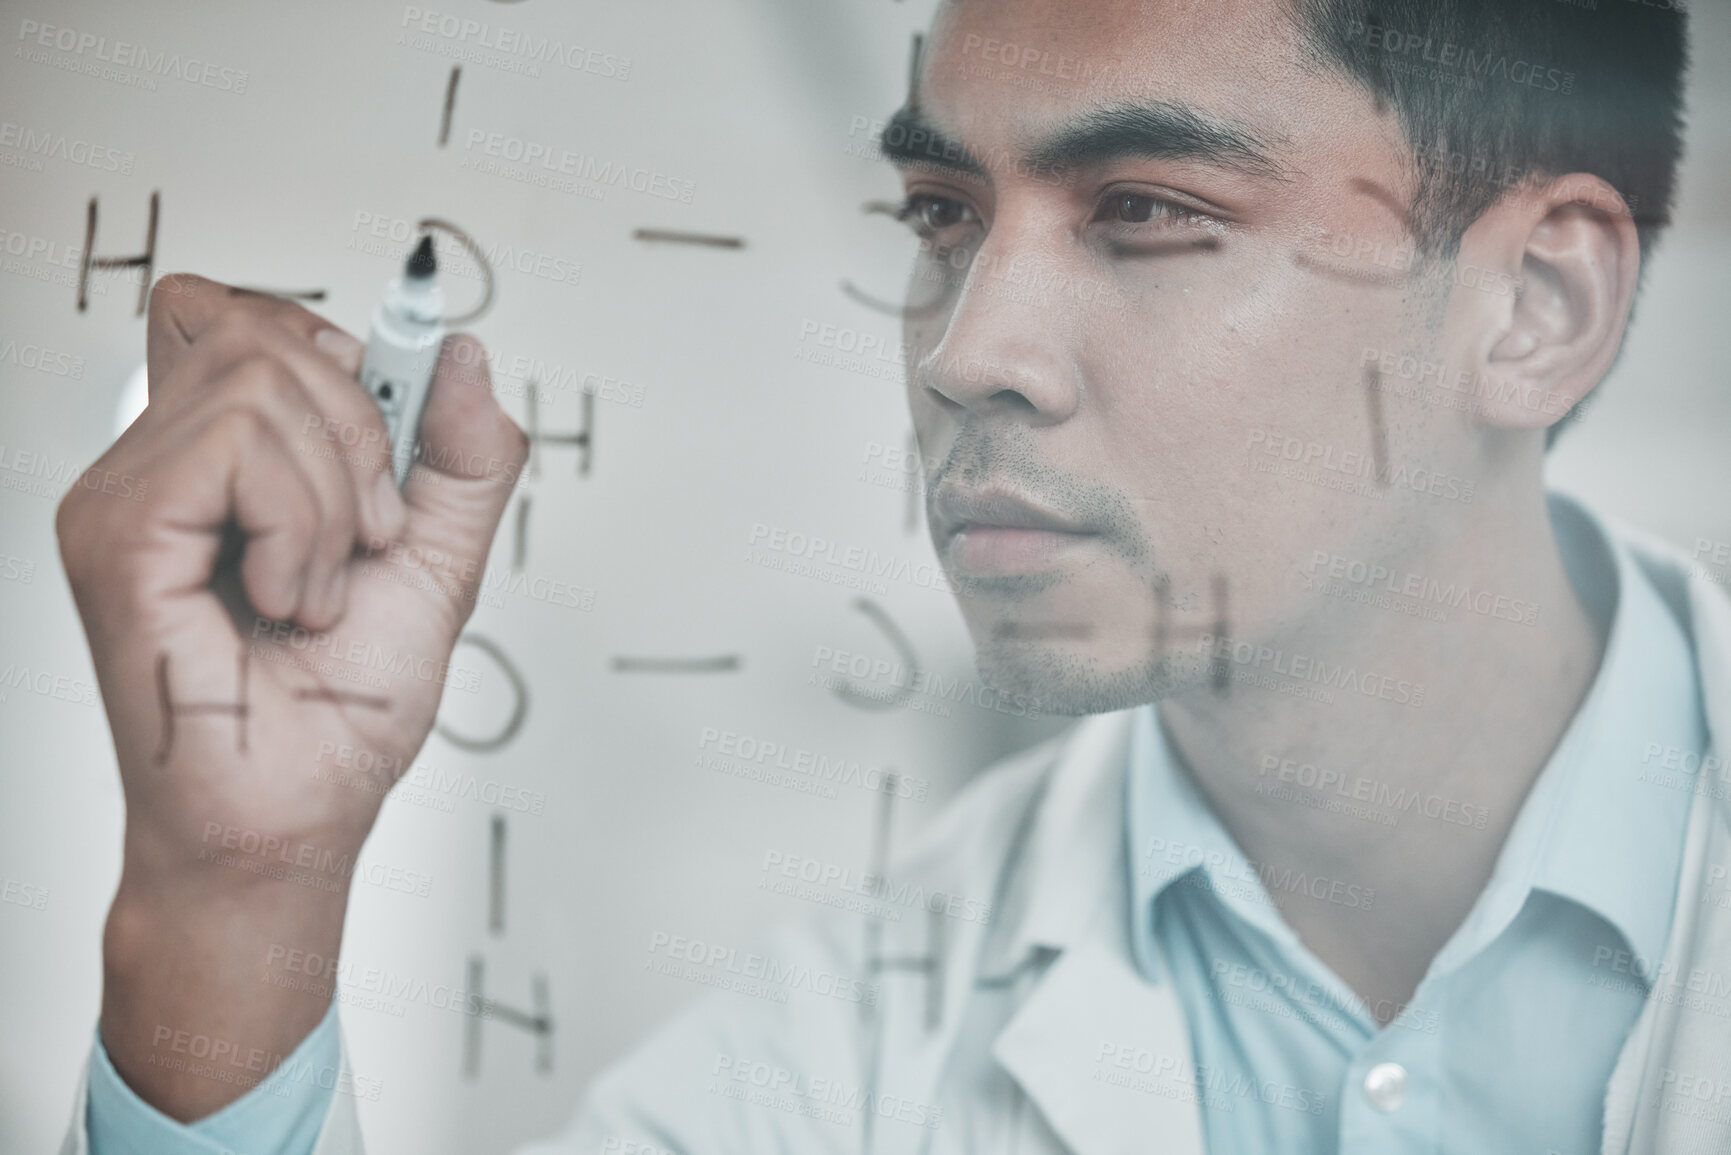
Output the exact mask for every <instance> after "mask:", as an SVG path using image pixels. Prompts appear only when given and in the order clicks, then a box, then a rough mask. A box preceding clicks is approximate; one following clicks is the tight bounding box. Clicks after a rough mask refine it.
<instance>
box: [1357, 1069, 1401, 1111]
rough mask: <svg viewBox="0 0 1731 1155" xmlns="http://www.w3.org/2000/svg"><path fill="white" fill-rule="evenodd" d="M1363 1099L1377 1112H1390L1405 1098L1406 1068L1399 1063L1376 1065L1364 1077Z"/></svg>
mask: <svg viewBox="0 0 1731 1155" xmlns="http://www.w3.org/2000/svg"><path fill="white" fill-rule="evenodd" d="M1364 1097H1365V1098H1367V1099H1369V1100H1370V1104H1371V1106H1373V1107H1375V1108H1376V1109H1377V1110H1378V1111H1392V1110H1394V1109H1395V1108H1396V1107H1399V1106H1400V1104H1401V1100H1403V1099H1405V1098H1406V1068H1405V1067H1403V1066H1401V1065H1400V1064H1399V1063H1378V1064H1377V1065H1376V1066H1374V1067H1372V1068H1371V1069H1370V1070H1369V1071H1367V1072H1365V1076H1364Z"/></svg>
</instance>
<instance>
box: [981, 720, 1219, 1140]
mask: <svg viewBox="0 0 1731 1155" xmlns="http://www.w3.org/2000/svg"><path fill="white" fill-rule="evenodd" d="M1133 717H1134V712H1133V711H1126V712H1123V713H1119V714H1113V715H1108V716H1105V717H1100V718H1094V719H1090V720H1089V721H1088V722H1086V723H1083V725H1082V726H1080V727H1079V728H1078V730H1077V732H1076V734H1075V737H1074V739H1073V740H1072V741H1071V743H1070V744H1069V745H1068V747H1067V748H1066V750H1065V753H1064V755H1063V757H1062V759H1061V761H1060V763H1059V765H1058V766H1057V767H1055V768H1054V772H1053V774H1052V777H1051V779H1050V781H1049V783H1048V787H1047V790H1046V793H1045V797H1044V798H1043V799H1042V801H1041V804H1040V807H1039V811H1038V814H1037V816H1036V818H1035V821H1034V823H1033V826H1032V830H1031V833H1030V836H1029V838H1028V841H1027V844H1026V853H1025V854H1024V855H1022V861H1021V862H1020V863H1018V864H1016V866H1015V868H1014V869H1013V870H1012V872H1011V878H1010V884H1009V887H1008V891H1009V894H1008V898H1007V901H1006V907H1005V910H1006V914H1007V916H1008V917H1006V918H1005V919H1004V921H1003V923H1001V924H1000V926H999V927H998V928H996V929H997V930H998V931H999V932H1000V933H999V935H997V936H994V940H995V941H992V942H989V943H988V944H987V949H986V950H985V951H984V952H983V953H982V960H981V961H982V965H981V968H980V973H981V976H982V977H983V978H987V979H990V978H992V977H994V976H996V977H998V979H999V981H1004V980H1005V979H1007V977H1008V976H1009V975H1011V974H1013V973H1014V971H1015V968H1017V967H1021V966H1026V965H1027V963H1028V962H1029V960H1030V958H1032V957H1035V956H1036V952H1039V951H1045V952H1056V957H1055V961H1052V962H1051V963H1050V964H1048V966H1047V968H1046V970H1045V971H1044V973H1043V974H1041V975H1040V976H1039V977H1038V978H1036V979H1032V980H1031V981H1030V982H1029V986H1030V987H1031V990H1030V992H1029V994H1028V995H1027V997H1026V998H1025V999H1024V1000H1023V1001H1022V1002H1021V1004H1020V1005H1019V1006H1018V1007H1017V1009H1016V1011H1015V1013H1014V1014H1013V1015H1012V1016H1011V1018H1010V1020H1009V1022H1008V1023H1007V1025H1006V1026H1005V1027H1004V1028H1003V1030H1002V1031H1000V1032H999V1033H998V1035H997V1037H996V1039H995V1040H994V1041H993V1044H992V1055H993V1058H994V1059H995V1060H996V1061H997V1063H998V1064H999V1065H1000V1066H1001V1067H1002V1068H1003V1069H1004V1070H1005V1071H1006V1072H1008V1073H1009V1075H1010V1076H1011V1077H1012V1078H1013V1079H1014V1080H1015V1081H1016V1083H1017V1084H1018V1085H1019V1086H1020V1088H1021V1090H1022V1092H1023V1093H1024V1094H1025V1095H1026V1096H1027V1097H1028V1099H1029V1100H1031V1101H1032V1102H1033V1103H1034V1104H1035V1106H1037V1107H1038V1108H1039V1110H1040V1112H1041V1114H1042V1115H1043V1116H1044V1118H1045V1120H1046V1122H1047V1123H1048V1124H1049V1125H1050V1127H1051V1129H1052V1131H1053V1132H1054V1133H1056V1134H1057V1136H1058V1137H1059V1138H1060V1139H1061V1140H1063V1142H1064V1143H1065V1144H1067V1145H1068V1146H1069V1147H1070V1148H1071V1149H1072V1150H1073V1151H1074V1152H1076V1155H1117V1153H1120V1152H1123V1153H1128V1152H1132V1151H1135V1152H1141V1153H1146V1152H1149V1151H1154V1152H1159V1153H1160V1155H1202V1130H1201V1118H1200V1115H1199V1113H1198V1110H1197V1106H1196V1090H1195V1087H1194V1084H1193V1075H1194V1068H1193V1066H1192V1064H1191V1055H1190V1040H1189V1032H1188V1030H1187V1028H1186V1026H1185V1023H1184V1017H1183V1010H1182V1007H1181V1006H1180V1005H1179V1003H1178V1001H1177V997H1176V995H1175V993H1174V991H1173V990H1172V987H1171V985H1170V984H1169V983H1167V982H1166V981H1165V980H1164V978H1163V977H1161V976H1156V977H1155V978H1154V979H1153V980H1150V979H1148V978H1145V977H1144V976H1143V975H1142V974H1140V973H1139V972H1138V971H1137V970H1136V968H1135V966H1134V964H1133V963H1132V961H1131V954H1130V943H1129V901H1130V899H1129V865H1128V862H1127V859H1126V835H1125V827H1126V822H1125V814H1124V805H1125V801H1124V800H1125V790H1124V778H1125V773H1126V768H1127V763H1128V757H1129V734H1130V725H1131V721H1132V719H1133ZM1120 1064H1122V1065H1120Z"/></svg>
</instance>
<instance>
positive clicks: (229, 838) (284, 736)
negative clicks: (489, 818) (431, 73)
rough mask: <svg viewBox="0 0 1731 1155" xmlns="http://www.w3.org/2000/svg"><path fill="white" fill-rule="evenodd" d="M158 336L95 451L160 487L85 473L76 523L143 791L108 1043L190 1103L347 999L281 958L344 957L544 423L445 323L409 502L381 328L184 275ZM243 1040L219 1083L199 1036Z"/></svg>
mask: <svg viewBox="0 0 1731 1155" xmlns="http://www.w3.org/2000/svg"><path fill="white" fill-rule="evenodd" d="M148 352H149V376H150V404H149V406H148V408H146V409H145V411H144V413H143V415H142V416H140V417H139V419H138V420H137V421H135V422H134V423H133V425H132V427H131V428H130V429H128V430H127V431H126V433H125V434H124V435H122V436H121V438H120V439H119V440H118V441H116V442H115V444H114V445H113V446H111V447H110V448H109V450H108V452H107V453H105V454H103V456H102V457H101V458H100V459H99V460H98V461H97V462H96V465H95V466H94V467H93V469H96V470H107V471H112V472H113V473H118V474H122V475H130V476H131V477H133V478H135V479H138V481H140V482H142V486H134V487H133V493H134V496H135V497H138V496H139V494H138V490H139V489H140V488H141V489H142V496H141V497H140V499H138V500H129V499H125V498H123V497H121V496H118V495H116V494H114V493H104V492H102V488H101V487H100V486H85V485H82V484H80V485H75V486H74V487H73V489H72V491H71V493H70V494H69V495H68V496H67V497H66V499H65V500H64V501H62V502H61V505H60V511H59V516H58V520H57V529H58V532H59V537H60V552H61V556H62V558H63V560H64V562H65V565H66V571H67V575H68V577H69V579H70V581H71V585H72V590H73V594H74V596H75V598H76V599H77V603H78V611H79V614H80V616H81V617H82V618H83V621H84V628H85V632H86V634H87V635H88V637H89V640H90V648H91V653H92V655H93V657H94V659H95V665H96V674H97V679H98V682H99V684H100V685H101V689H102V697H103V701H104V704H105V705H106V707H107V711H108V720H109V725H110V727H111V728H112V730H113V734H114V743H115V749H116V751H117V753H118V756H119V763H120V774H121V779H122V783H123V787H124V790H125V795H126V841H125V851H124V858H123V868H122V874H121V881H120V887H119V891H118V893H117V894H116V896H115V901H114V906H113V908H112V909H111V911H110V913H109V920H108V925H107V928H106V932H105V935H104V942H103V955H104V962H105V986H104V994H103V1007H102V1025H101V1030H102V1038H103V1041H104V1045H105V1046H106V1047H107V1049H108V1051H109V1053H110V1056H111V1058H112V1059H113V1061H114V1063H115V1066H116V1069H118V1070H119V1071H120V1073H121V1074H122V1075H123V1076H124V1077H125V1078H126V1080H127V1082H128V1083H129V1084H131V1085H132V1087H133V1088H134V1089H135V1090H137V1091H138V1092H139V1093H140V1094H141V1095H142V1096H143V1097H144V1098H145V1099H147V1100H148V1101H149V1102H151V1103H152V1104H153V1105H155V1106H156V1107H157V1108H158V1109H160V1110H162V1111H164V1112H165V1113H167V1114H169V1115H171V1116H173V1117H176V1118H179V1119H183V1120H188V1119H194V1118H198V1117H200V1116H202V1115H204V1114H208V1113H209V1112H211V1111H213V1110H215V1109H217V1108H218V1107H220V1106H222V1105H223V1104H224V1103H226V1102H228V1101H230V1100H232V1099H235V1098H238V1097H239V1096H240V1095H241V1094H242V1093H243V1092H244V1091H245V1090H246V1089H247V1088H248V1087H249V1086H250V1085H251V1084H252V1083H254V1082H256V1081H257V1080H259V1079H261V1078H263V1076H264V1075H265V1074H267V1073H268V1071H269V1070H270V1069H271V1067H273V1066H274V1065H275V1064H276V1063H277V1062H279V1061H280V1060H281V1059H282V1058H283V1057H284V1056H286V1055H287V1054H288V1053H289V1052H290V1051H291V1050H292V1049H293V1048H294V1046H295V1045H296V1044H297V1043H298V1042H299V1040H300V1039H301V1038H303V1037H304V1036H305V1035H306V1033H307V1032H308V1031H309V1030H310V1029H311V1028H312V1027H313V1026H314V1025H315V1024H316V1023H317V1022H318V1020H319V1018H320V1017H321V1016H322V1015H323V1014H324V1011H325V1008H326V1006H327V1005H328V1003H329V1001H330V995H331V993H332V987H333V986H334V981H335V976H334V972H333V973H331V974H328V975H323V976H313V977H312V981H310V982H307V981H305V980H306V979H307V978H308V976H304V975H295V976H287V977H292V978H294V979H296V980H300V981H301V983H302V985H304V986H306V987H311V988H312V989H311V990H310V991H309V990H307V989H295V988H294V987H287V986H282V985H279V984H277V983H273V982H271V981H268V979H269V977H270V976H269V974H268V972H267V964H268V962H269V961H270V960H271V959H273V958H279V957H281V954H282V952H283V951H286V950H303V951H308V952H312V953H314V954H316V955H319V956H322V957H324V958H334V957H335V956H336V954H337V951H338V947H339V945H340V943H341V938H342V921H343V913H344V909H345V906H346V903H347V897H348V884H349V877H350V873H351V872H352V870H353V868H354V864H355V860H356V856H357V855H358V854H359V852H360V849H361V844H362V842H363V841H365V839H366V836H367V833H368V831H369V830H371V828H372V824H373V821H374V819H375V817H376V816H377V814H378V809H379V806H380V804H381V803H382V801H383V799H384V795H385V792H386V791H387V790H388V789H389V788H390V786H391V784H392V783H393V782H394V781H395V780H396V778H397V777H398V776H400V775H401V774H402V773H403V772H404V771H405V770H406V769H407V768H408V766H409V765H410V763H411V761H412V760H413V758H414V756H415V754H416V752H417V751H418V750H419V749H420V747H421V743H422V742H423V741H425V739H426V736H427V732H428V730H429V729H430V728H431V727H432V724H433V718H434V715H435V713H436V712H437V710H438V705H439V697H440V692H441V690H442V688H443V679H444V676H445V673H446V671H447V663H448V662H449V659H450V654H451V650H452V647H453V646H454V644H455V642H456V638H457V634H458V632H459V631H460V630H461V628H462V626H463V623H464V622H465V621H466V620H467V618H468V615H469V613H470V612H471V610H472V609H473V607H474V601H475V595H476V592H477V590H478V588H479V586H480V582H481V574H482V569H483V567H484V565H485V563H486V558H487V552H488V547H489V545H490V544H491V542H492V538H493V532H494V530H495V528H496V527H497V525H498V521H499V517H500V514H501V513H502V512H503V510H504V507H505V504H506V502H507V501H508V500H509V497H510V494H511V487H512V484H513V483H514V482H515V481H516V479H517V476H518V473H519V471H520V469H521V467H522V464H523V461H524V459H525V457H526V455H527V442H526V441H525V439H524V437H523V434H522V431H521V430H519V429H518V428H517V427H516V425H515V424H513V423H512V421H511V420H510V418H509V417H507V416H506V415H505V414H504V412H503V411H502V410H501V409H500V408H499V406H498V404H497V402H495V401H494V399H493V396H492V391H491V388H490V385H489V380H488V374H487V369H486V363H485V360H484V358H483V356H482V354H481V348H480V346H479V345H478V344H477V343H476V342H474V341H473V340H472V339H471V338H467V337H453V338H452V339H450V340H449V341H447V342H446V345H445V348H444V351H443V354H442V356H441V358H440V362H439V367H438V372H437V375H436V376H435V378H434V383H433V389H432V393H431V396H430V398H429V400H428V403H427V411H426V416H425V419H424V423H423V427H422V441H423V454H422V458H421V460H420V461H419V462H418V463H417V464H416V466H415V469H414V472H413V474H412V475H411V477H410V479H409V483H408V485H407V486H406V487H405V489H404V491H403V493H402V494H401V496H399V494H398V492H397V489H396V487H395V485H394V484H393V482H392V475H391V454H390V446H389V444H388V443H387V442H386V440H385V428H384V423H383V421H382V420H381V418H380V416H379V413H378V410H377V409H376V408H375V407H374V405H373V403H372V401H371V399H370V398H368V397H367V395H366V394H365V392H363V391H362V389H361V388H360V386H359V385H358V384H357V383H356V381H355V373H356V370H357V369H358V367H359V364H360V358H361V353H362V346H361V344H360V342H358V341H356V340H355V339H354V338H353V337H351V336H349V335H348V334H346V333H343V332H342V331H341V330H339V329H336V328H333V327H332V326H330V325H329V324H328V323H326V322H325V321H323V320H321V319H320V318H318V317H317V316H314V315H313V314H312V313H310V312H308V311H306V310H305V309H302V308H300V307H299V306H297V305H294V304H292V303H289V302H286V301H281V300H278V299H275V298H271V297H265V296H260V295H258V294H252V293H246V292H241V291H236V290H232V289H230V288H228V287H227V286H224V285H220V284H217V283H215V282H212V281H207V280H204V279H202V278H198V277H189V276H178V275H177V276H170V277H165V278H163V279H162V281H160V282H159V283H158V284H157V287H156V289H155V291H154V292H153V294H152V296H151V303H150V321H149V333H148ZM104 476H107V474H104ZM344 748H346V750H347V753H346V754H345V756H344V758H343V762H344V764H343V765H340V766H339V765H338V763H337V760H336V758H335V757H334V756H333V752H334V751H338V750H343V749H344ZM273 947H274V948H277V951H276V952H275V953H274V954H273V953H272V948H273ZM200 1035H203V1036H206V1040H207V1041H206V1042H205V1043H204V1044H202V1045H199V1044H187V1045H186V1046H182V1043H183V1042H185V1041H186V1040H190V1039H196V1038H197V1037H198V1036H200ZM219 1044H220V1045H221V1049H220V1053H221V1054H222V1055H223V1056H224V1057H225V1060H226V1061H224V1062H222V1063H220V1064H212V1065H220V1066H221V1067H222V1068H223V1070H222V1071H221V1072H220V1074H219V1075H218V1076H216V1077H213V1076H212V1075H211V1074H210V1073H209V1072H208V1071H204V1070H202V1069H201V1068H202V1067H203V1066H204V1064H203V1063H199V1062H197V1061H194V1059H193V1058H192V1053H196V1052H192V1051H191V1049H192V1048H193V1047H194V1046H196V1051H198V1052H206V1053H207V1054H208V1051H209V1049H211V1048H215V1047H217V1046H218V1045H219ZM229 1056H234V1057H233V1058H230V1057H229ZM205 1062H206V1063H208V1062H209V1059H208V1058H207V1059H206V1060H205Z"/></svg>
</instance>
